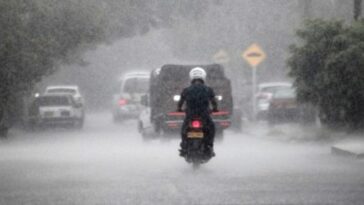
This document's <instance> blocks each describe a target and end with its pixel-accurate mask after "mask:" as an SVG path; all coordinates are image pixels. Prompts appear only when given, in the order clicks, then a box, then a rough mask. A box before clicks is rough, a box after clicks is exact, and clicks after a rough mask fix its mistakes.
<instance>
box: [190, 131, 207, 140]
mask: <svg viewBox="0 0 364 205" xmlns="http://www.w3.org/2000/svg"><path fill="white" fill-rule="evenodd" d="M187 138H193V139H201V138H203V132H189V133H187Z"/></svg>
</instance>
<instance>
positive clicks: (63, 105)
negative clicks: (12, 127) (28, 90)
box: [30, 94, 84, 128]
mask: <svg viewBox="0 0 364 205" xmlns="http://www.w3.org/2000/svg"><path fill="white" fill-rule="evenodd" d="M30 109H31V112H32V116H31V122H30V123H31V125H32V126H44V125H55V124H68V125H72V126H75V127H79V128H81V127H82V126H83V123H84V114H83V113H84V112H83V107H82V105H80V104H79V103H77V102H75V100H74V98H73V97H72V95H68V94H46V95H42V96H39V97H37V98H36V99H35V100H34V102H33V104H32V106H31V108H30Z"/></svg>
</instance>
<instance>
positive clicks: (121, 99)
mask: <svg viewBox="0 0 364 205" xmlns="http://www.w3.org/2000/svg"><path fill="white" fill-rule="evenodd" d="M148 87H149V72H145V71H140V72H132V73H126V74H125V75H123V77H122V78H121V80H120V82H119V83H118V90H117V93H116V94H115V95H114V97H113V102H112V113H113V119H114V121H120V120H124V119H136V118H137V117H138V116H139V113H140V112H141V110H142V105H141V104H140V101H141V97H142V96H143V95H145V94H146V93H147V92H148Z"/></svg>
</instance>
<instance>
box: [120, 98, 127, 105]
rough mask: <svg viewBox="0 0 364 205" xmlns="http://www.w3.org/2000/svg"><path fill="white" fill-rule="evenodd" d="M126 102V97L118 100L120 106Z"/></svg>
mask: <svg viewBox="0 0 364 205" xmlns="http://www.w3.org/2000/svg"><path fill="white" fill-rule="evenodd" d="M126 104H128V101H127V100H126V99H120V100H119V105H120V106H123V105H126Z"/></svg>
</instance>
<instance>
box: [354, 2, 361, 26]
mask: <svg viewBox="0 0 364 205" xmlns="http://www.w3.org/2000/svg"><path fill="white" fill-rule="evenodd" d="M361 5H362V0H354V12H353V13H354V20H355V21H357V20H358V19H359V17H360V16H361Z"/></svg>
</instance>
